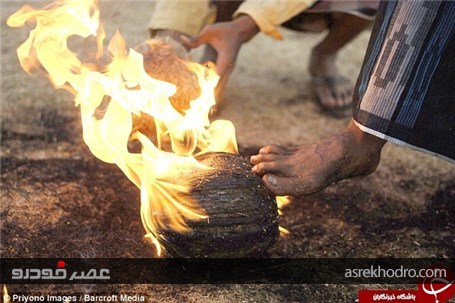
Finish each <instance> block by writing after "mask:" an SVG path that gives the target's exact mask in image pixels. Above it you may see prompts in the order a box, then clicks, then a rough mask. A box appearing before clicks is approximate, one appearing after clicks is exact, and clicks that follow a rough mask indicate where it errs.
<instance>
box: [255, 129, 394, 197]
mask: <svg viewBox="0 0 455 303" xmlns="http://www.w3.org/2000/svg"><path fill="white" fill-rule="evenodd" d="M385 142H386V141H385V140H382V139H379V138H377V137H375V136H373V135H370V134H367V133H365V132H363V131H361V130H360V129H359V128H358V127H357V126H356V125H355V123H354V122H353V121H351V122H350V123H349V125H348V127H347V128H346V129H345V130H344V131H343V132H342V133H341V134H338V135H335V136H333V137H330V138H328V139H325V140H322V141H320V142H318V143H316V144H312V145H308V146H302V147H298V148H291V149H289V148H283V147H278V146H267V147H264V148H262V149H261V150H260V151H259V154H258V155H256V156H252V157H251V162H252V163H253V164H254V167H253V172H255V173H256V174H258V175H261V176H263V177H262V180H263V181H264V183H265V185H266V186H267V187H268V188H269V189H270V190H271V191H272V192H274V193H275V194H277V195H305V194H312V193H315V192H317V191H319V190H322V189H324V188H325V187H327V186H329V185H330V184H332V183H334V182H337V181H340V180H343V179H348V178H352V177H355V176H362V175H368V174H371V173H372V172H374V171H375V170H376V167H377V166H378V164H379V160H380V155H381V150H382V147H383V146H384V144H385Z"/></svg>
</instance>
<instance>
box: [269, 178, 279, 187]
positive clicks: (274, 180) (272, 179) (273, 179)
mask: <svg viewBox="0 0 455 303" xmlns="http://www.w3.org/2000/svg"><path fill="white" fill-rule="evenodd" d="M267 182H268V183H269V184H270V185H272V186H277V185H278V182H277V179H276V178H275V177H274V176H267Z"/></svg>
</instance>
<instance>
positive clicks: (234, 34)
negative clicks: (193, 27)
mask: <svg viewBox="0 0 455 303" xmlns="http://www.w3.org/2000/svg"><path fill="white" fill-rule="evenodd" d="M258 32H259V28H258V26H257V25H256V23H255V22H254V20H253V19H252V18H251V17H250V16H248V15H242V16H240V17H239V18H236V19H235V20H233V21H230V22H220V23H215V24H213V25H208V26H206V27H204V29H203V30H202V31H201V32H200V33H199V34H198V35H197V36H194V37H189V38H188V37H186V36H182V37H181V41H182V43H183V45H184V46H186V47H188V48H196V47H199V46H200V45H202V44H210V45H211V46H212V47H213V48H214V49H215V51H216V52H217V60H216V71H217V73H218V74H219V75H220V77H221V78H220V81H219V83H218V87H217V89H219V88H220V87H223V86H224V85H225V84H226V82H227V78H228V77H229V75H230V74H231V72H232V71H233V69H234V66H235V62H236V60H237V55H238V53H239V51H240V47H241V46H242V44H243V43H245V42H248V41H249V40H250V39H251V38H253V37H254V36H255V35H256V34H257V33H258Z"/></svg>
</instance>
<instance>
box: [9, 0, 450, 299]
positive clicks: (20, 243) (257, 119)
mask: <svg viewBox="0 0 455 303" xmlns="http://www.w3.org/2000/svg"><path fill="white" fill-rule="evenodd" d="M40 3H41V2H40ZM21 4H22V1H3V0H2V2H1V24H2V25H1V65H0V66H1V115H0V117H1V206H0V218H1V250H0V252H1V256H2V257H60V258H65V257H116V258H117V257H118V258H121V257H129V258H139V257H142V258H147V257H154V256H155V252H154V249H153V248H152V246H151V244H150V243H148V242H147V241H145V240H144V238H143V236H144V229H143V227H142V223H141V220H140V215H139V208H140V201H139V192H138V190H137V189H136V187H134V186H133V185H132V184H131V183H130V182H129V181H128V180H127V178H126V177H124V176H123V173H122V172H121V171H120V170H119V169H117V168H116V167H114V166H112V165H108V164H105V163H102V162H101V161H99V160H97V159H96V158H95V157H94V156H92V155H91V154H90V152H89V151H88V148H87V147H86V146H85V144H84V143H83V141H82V133H81V123H80V117H79V113H78V109H77V108H75V107H74V105H73V104H74V103H73V101H72V97H71V95H70V94H69V93H67V92H65V91H55V90H54V89H53V88H52V87H51V85H50V84H49V83H48V81H47V80H46V79H43V78H39V77H33V76H29V75H27V74H25V72H23V71H22V69H21V67H20V66H19V64H18V60H17V57H16V52H15V49H16V48H17V47H18V46H19V45H20V43H22V42H23V41H24V40H25V39H26V36H27V34H28V30H26V29H10V28H7V27H6V25H5V24H6V18H7V16H9V15H10V14H11V13H13V12H14V11H16V10H17V9H18V8H19V7H20V6H21ZM33 5H35V6H36V7H40V4H39V3H37V2H36V1H33ZM101 9H102V19H103V20H104V24H105V28H106V29H107V32H108V36H110V35H112V34H113V33H114V30H115V29H117V28H118V29H119V30H120V31H121V32H122V33H123V34H124V36H125V38H126V40H127V43H128V45H130V46H135V45H137V44H138V43H140V42H141V41H143V40H144V39H146V38H147V37H148V36H147V35H148V32H147V23H148V20H149V17H150V15H151V13H152V9H153V3H152V2H151V1H107V0H106V1H102V0H101ZM282 32H283V34H284V36H285V40H284V41H281V42H279V41H275V40H273V39H271V38H269V37H266V36H264V35H259V36H258V37H256V38H255V39H254V40H253V41H251V42H250V43H249V44H247V45H246V46H245V47H244V48H243V49H242V52H241V55H240V58H239V59H238V66H237V68H236V71H235V73H234V74H233V75H232V77H231V81H230V83H229V85H228V87H227V90H226V93H225V101H224V109H223V111H222V113H221V115H222V117H223V118H226V119H229V120H231V121H233V123H234V124H235V127H236V130H237V139H238V143H239V146H240V150H241V152H242V153H243V154H246V155H247V154H251V153H253V152H254V151H256V150H257V149H258V148H259V147H260V146H263V145H266V144H271V143H276V144H284V145H298V144H303V143H310V142H315V141H317V140H318V139H321V138H324V137H326V136H328V135H330V134H333V133H336V132H338V131H339V130H340V129H342V128H343V127H344V126H345V125H346V124H347V122H348V120H349V119H348V118H347V119H344V120H337V119H334V118H331V117H329V116H326V115H325V114H323V113H321V112H320V110H319V109H318V107H317V106H316V105H315V103H314V102H313V101H312V94H311V89H310V86H309V84H308V82H309V74H308V72H307V59H308V55H309V53H310V50H311V48H312V46H313V45H315V44H316V43H317V41H318V40H319V39H321V37H322V35H308V34H307V35H303V34H301V33H295V32H291V31H287V30H283V31H282ZM368 38H369V32H368V31H366V32H364V33H362V34H361V35H360V36H359V37H358V38H357V39H356V40H355V41H353V42H352V43H351V44H350V45H349V46H347V47H346V48H345V49H344V50H343V52H342V53H341V54H340V56H339V61H338V62H339V67H340V70H341V72H342V74H344V75H347V76H349V77H350V78H351V80H352V81H353V82H354V81H355V80H356V76H357V74H358V72H359V69H360V66H361V63H362V60H363V55H364V51H365V47H366V44H367V42H368ZM198 54H200V50H197V51H196V52H195V57H197V56H198ZM454 202H455V170H454V166H453V165H451V164H449V163H448V162H445V161H443V160H440V159H437V158H434V157H431V156H428V155H425V154H422V153H419V152H416V151H412V150H409V149H405V148H402V147H398V146H395V145H392V144H388V145H386V147H385V148H384V151H383V154H382V160H381V164H380V166H379V168H378V170H377V172H375V173H374V174H373V175H371V176H368V177H365V178H358V179H353V180H348V181H343V182H340V183H339V184H337V185H333V186H330V187H329V188H327V189H326V190H324V191H322V192H320V193H318V194H314V195H311V196H306V197H301V198H296V199H295V200H294V201H293V203H292V204H291V205H289V206H288V207H287V208H286V209H285V210H284V216H283V217H282V220H281V225H282V226H284V227H286V228H287V229H289V230H290V235H288V236H287V237H284V238H280V239H279V241H278V242H277V243H276V244H275V246H274V247H273V248H272V249H271V250H270V254H271V256H272V257H455V232H454V231H455V203H454ZM365 287H366V286H365V285H364V286H361V285H330V284H329V285H99V286H95V285H84V286H70V285H68V286H58V287H57V286H53V285H45V286H43V285H42V286H34V287H31V286H27V287H26V286H17V285H16V286H15V285H10V286H8V289H9V291H10V293H14V292H23V291H27V292H29V293H33V292H37V291H39V292H53V294H56V293H64V292H71V291H74V292H97V293H127V294H143V295H145V296H146V299H147V300H148V301H149V302H220V303H222V302H354V301H355V299H356V297H357V290H358V289H359V288H365ZM369 287H376V288H384V287H385V286H384V285H376V286H374V285H370V286H369Z"/></svg>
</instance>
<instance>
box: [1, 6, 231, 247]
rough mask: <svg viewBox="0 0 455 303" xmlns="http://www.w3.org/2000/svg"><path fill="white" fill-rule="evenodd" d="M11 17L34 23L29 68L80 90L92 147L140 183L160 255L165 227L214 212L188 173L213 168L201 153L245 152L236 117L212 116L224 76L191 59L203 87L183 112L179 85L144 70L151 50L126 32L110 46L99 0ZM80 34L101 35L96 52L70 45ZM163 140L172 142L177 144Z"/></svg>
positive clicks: (23, 57) (25, 10) (26, 55)
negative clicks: (193, 190)
mask: <svg viewBox="0 0 455 303" xmlns="http://www.w3.org/2000/svg"><path fill="white" fill-rule="evenodd" d="M7 24H8V25H9V26H10V27H23V26H25V25H32V26H34V28H33V29H32V30H31V31H30V35H29V37H28V39H27V40H26V41H25V42H24V43H23V44H22V45H21V46H19V48H18V49H17V54H18V57H19V61H20V64H21V66H22V68H23V69H24V70H25V71H26V72H27V73H36V72H39V73H44V74H45V75H46V76H47V77H48V78H49V79H50V81H51V82H52V84H53V85H54V86H55V87H56V88H61V89H66V90H68V91H70V92H71V93H72V94H73V95H74V100H75V104H76V106H79V108H80V112H81V118H82V126H83V138H84V141H85V143H86V144H87V145H88V147H89V149H90V151H91V152H92V153H93V154H94V155H95V156H96V157H97V158H99V159H100V160H102V161H104V162H107V163H115V164H117V165H118V167H119V168H120V169H121V170H122V171H123V172H124V173H125V175H126V176H127V177H128V178H129V179H130V180H131V181H132V182H133V183H134V184H135V185H136V186H137V187H138V188H140V190H141V218H142V221H143V224H144V227H145V229H146V231H147V235H146V237H147V238H150V239H151V240H152V243H154V244H155V246H156V247H157V253H158V254H160V252H161V248H160V245H159V242H158V240H157V238H159V237H163V236H162V235H161V234H160V230H166V229H172V230H175V231H178V232H186V231H188V229H189V228H188V226H187V224H186V222H187V221H188V220H206V219H208V218H207V215H206V213H205V212H204V210H203V209H201V208H200V207H199V206H198V204H197V203H196V202H195V201H192V200H191V199H190V198H188V195H187V193H188V185H187V184H185V183H184V179H183V178H180V176H181V175H182V174H185V173H186V172H190V171H193V170H195V169H209V168H208V167H204V166H203V165H202V164H200V163H199V162H198V161H197V160H196V156H197V155H199V154H203V153H207V152H230V153H238V151H237V142H236V138H235V129H234V126H233V124H232V123H231V122H229V121H226V120H217V121H214V122H212V123H210V121H209V118H208V115H209V111H210V109H211V107H212V106H213V105H214V104H215V97H214V88H215V86H216V85H217V82H218V80H219V76H218V75H217V74H216V73H215V71H214V69H213V68H212V67H210V66H209V67H208V66H203V65H201V64H198V63H195V62H185V64H186V65H187V66H188V68H189V69H191V70H192V71H193V72H194V73H195V74H196V75H197V79H198V84H199V86H200V88H201V93H200V94H199V96H198V97H197V98H195V99H193V100H191V101H190V106H189V108H188V109H187V110H184V111H181V110H180V111H179V110H177V109H176V108H174V106H173V105H172V104H171V102H170V100H169V98H170V97H171V96H173V95H174V93H175V92H176V87H175V86H174V85H173V84H171V83H168V82H164V81H160V80H158V79H155V78H152V77H150V76H149V75H148V74H147V73H146V71H145V70H144V65H143V56H142V55H141V54H140V53H139V52H137V51H135V50H134V49H131V48H127V47H126V42H125V40H124V38H123V37H122V35H121V34H120V33H119V32H117V33H116V34H115V35H114V36H113V37H112V39H111V40H110V42H109V45H108V48H107V51H106V50H105V48H104V47H103V42H104V39H105V36H106V34H105V32H104V30H103V27H102V25H101V23H100V11H99V9H98V7H97V1H96V0H84V1H80V0H59V1H56V2H54V3H52V4H50V5H48V6H46V7H44V8H42V9H34V8H32V7H31V6H28V5H25V6H23V7H22V8H21V9H20V10H19V11H17V12H16V13H14V14H13V15H11V16H10V17H9V18H8V20H7ZM74 36H76V37H79V38H81V39H87V38H90V37H92V39H93V38H95V40H96V49H97V51H96V53H94V54H92V57H93V58H91V59H90V60H85V61H83V60H81V59H80V58H79V57H78V55H77V54H76V53H74V52H73V51H71V50H70V48H69V47H68V40H69V39H70V37H74ZM106 54H107V55H108V57H109V58H108V60H106V58H105V57H106ZM106 61H107V62H106ZM100 113H101V114H100ZM141 115H147V116H149V117H152V118H153V121H154V123H155V129H156V131H155V132H156V133H155V138H150V137H149V136H147V134H145V133H144V132H142V131H141V130H140V129H138V128H134V127H133V120H134V117H141ZM132 141H137V142H140V145H141V151H140V152H131V151H130V150H129V148H128V144H129V143H130V142H132ZM163 142H168V143H169V142H170V150H168V149H166V148H164V147H163Z"/></svg>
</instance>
